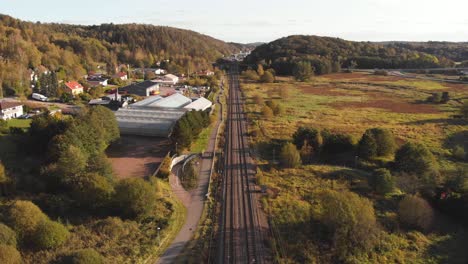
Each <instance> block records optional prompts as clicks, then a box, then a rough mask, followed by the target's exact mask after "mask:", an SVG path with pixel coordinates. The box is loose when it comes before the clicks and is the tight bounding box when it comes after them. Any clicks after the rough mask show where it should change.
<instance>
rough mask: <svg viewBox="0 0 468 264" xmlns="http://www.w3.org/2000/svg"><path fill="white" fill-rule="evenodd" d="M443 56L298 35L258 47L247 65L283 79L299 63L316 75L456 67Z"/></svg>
mask: <svg viewBox="0 0 468 264" xmlns="http://www.w3.org/2000/svg"><path fill="white" fill-rule="evenodd" d="M460 52H461V51H460ZM442 55H444V54H436V55H433V54H429V53H425V52H422V51H418V50H417V49H412V48H411V47H410V46H407V47H405V46H403V45H401V44H377V43H371V42H354V41H346V40H343V39H339V38H331V37H318V36H304V35H295V36H289V37H285V38H281V39H278V40H275V41H273V42H270V43H268V44H263V45H261V46H259V47H257V48H256V49H255V50H254V51H253V52H252V53H251V54H250V55H249V56H248V57H247V58H246V60H245V62H246V63H249V64H263V65H264V66H267V67H271V68H273V69H274V70H275V71H276V73H277V74H280V75H291V74H292V73H293V70H294V68H295V67H296V65H297V63H298V62H304V61H306V62H309V63H310V64H311V65H312V67H313V70H314V72H315V74H327V73H331V72H337V71H339V70H340V69H341V68H361V69H374V68H394V69H395V68H435V67H451V66H454V61H453V60H451V59H448V58H446V57H444V56H442ZM451 57H452V56H451Z"/></svg>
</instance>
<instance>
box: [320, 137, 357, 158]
mask: <svg viewBox="0 0 468 264" xmlns="http://www.w3.org/2000/svg"><path fill="white" fill-rule="evenodd" d="M322 137H323V145H322V154H323V155H324V156H325V157H326V158H330V157H331V156H333V155H338V154H343V153H346V152H350V151H353V150H354V141H353V138H352V137H351V136H350V135H347V134H339V133H330V132H328V131H323V132H322Z"/></svg>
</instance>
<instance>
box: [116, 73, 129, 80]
mask: <svg viewBox="0 0 468 264" xmlns="http://www.w3.org/2000/svg"><path fill="white" fill-rule="evenodd" d="M112 78H116V79H120V80H122V81H126V80H128V75H127V73H126V72H118V73H116V74H115V75H114V76H112Z"/></svg>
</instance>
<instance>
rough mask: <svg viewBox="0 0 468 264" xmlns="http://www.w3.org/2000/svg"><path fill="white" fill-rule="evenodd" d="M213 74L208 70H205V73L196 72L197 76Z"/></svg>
mask: <svg viewBox="0 0 468 264" xmlns="http://www.w3.org/2000/svg"><path fill="white" fill-rule="evenodd" d="M214 74H215V73H214V72H213V71H210V70H205V71H199V72H197V75H198V76H213V75H214Z"/></svg>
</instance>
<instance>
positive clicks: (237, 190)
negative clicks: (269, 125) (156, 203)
mask: <svg viewBox="0 0 468 264" xmlns="http://www.w3.org/2000/svg"><path fill="white" fill-rule="evenodd" d="M229 87H230V89H229V98H228V119H227V123H226V133H225V135H226V144H225V146H224V153H225V154H224V168H225V169H224V171H223V184H222V205H221V207H222V209H221V217H220V229H219V236H218V238H219V239H218V247H217V248H218V250H217V255H218V257H217V263H268V262H269V261H267V260H266V259H267V258H266V253H265V248H264V241H265V239H264V232H263V231H262V230H261V228H260V226H261V225H260V223H259V221H260V220H259V213H258V208H257V202H256V197H255V193H254V192H255V186H254V174H255V173H254V171H253V165H252V161H251V159H250V156H249V151H248V142H247V141H246V140H247V125H246V117H245V114H244V112H243V99H242V96H241V91H240V87H239V76H238V68H237V65H236V64H233V65H232V66H231V67H230V70H229Z"/></svg>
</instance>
